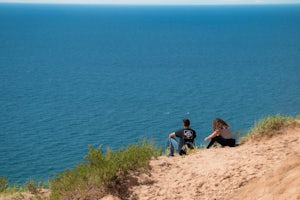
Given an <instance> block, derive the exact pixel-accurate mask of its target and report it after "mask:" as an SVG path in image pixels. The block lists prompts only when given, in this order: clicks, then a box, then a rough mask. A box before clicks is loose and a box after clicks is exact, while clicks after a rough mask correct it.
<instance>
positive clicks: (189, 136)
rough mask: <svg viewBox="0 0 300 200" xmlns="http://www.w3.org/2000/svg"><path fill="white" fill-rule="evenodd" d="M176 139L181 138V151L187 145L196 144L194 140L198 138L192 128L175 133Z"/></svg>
mask: <svg viewBox="0 0 300 200" xmlns="http://www.w3.org/2000/svg"><path fill="white" fill-rule="evenodd" d="M175 135H176V137H179V138H180V141H179V149H181V148H182V146H183V145H184V144H185V143H187V142H190V143H194V139H195V138H196V131H195V130H193V129H190V128H183V129H180V130H178V131H176V132H175Z"/></svg>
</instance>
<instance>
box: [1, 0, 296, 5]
mask: <svg viewBox="0 0 300 200" xmlns="http://www.w3.org/2000/svg"><path fill="white" fill-rule="evenodd" d="M0 2H11V3H55V4H62V3H63V4H134V5H136V4H140V5H145V4H146V5H147V4H150V5H164V4H165V5H232V4H238V5H240V4H291V3H292V4H293V3H297V4H299V3H300V0H0Z"/></svg>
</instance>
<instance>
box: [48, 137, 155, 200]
mask: <svg viewBox="0 0 300 200" xmlns="http://www.w3.org/2000/svg"><path fill="white" fill-rule="evenodd" d="M160 153H161V150H160V149H157V148H154V146H153V143H152V142H146V140H143V141H142V142H140V143H135V144H132V145H129V146H127V147H126V148H121V149H120V150H118V151H115V152H113V151H112V150H111V149H109V148H108V149H107V150H106V154H104V153H103V151H102V146H100V147H99V148H94V147H92V146H89V151H88V154H87V155H86V156H85V157H84V160H83V161H82V162H81V163H79V164H78V165H77V166H76V168H75V169H67V170H65V171H64V172H62V173H60V174H59V175H56V176H55V177H54V178H53V179H52V180H51V181H50V185H51V186H50V187H51V190H52V195H51V198H52V199H68V198H70V199H72V198H75V196H76V195H78V193H81V194H82V193H84V192H85V191H87V190H91V188H102V189H97V190H99V193H101V192H102V193H103V194H99V195H100V196H101V195H102V196H104V195H105V194H104V192H105V191H107V190H114V188H115V187H118V185H120V184H121V183H122V182H123V181H124V180H125V178H126V176H127V175H128V173H129V172H130V171H132V170H141V169H144V170H145V169H147V163H148V161H149V160H150V159H151V157H152V156H159V155H160ZM74 195H75V196H74Z"/></svg>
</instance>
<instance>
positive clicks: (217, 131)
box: [204, 130, 220, 141]
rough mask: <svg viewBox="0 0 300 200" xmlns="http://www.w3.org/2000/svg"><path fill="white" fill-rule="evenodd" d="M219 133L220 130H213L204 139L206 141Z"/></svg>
mask: <svg viewBox="0 0 300 200" xmlns="http://www.w3.org/2000/svg"><path fill="white" fill-rule="evenodd" d="M219 133H220V130H215V131H214V132H213V133H212V134H210V135H209V136H207V137H206V138H205V139H204V140H205V141H207V140H211V139H213V138H214V137H216V136H217V135H219Z"/></svg>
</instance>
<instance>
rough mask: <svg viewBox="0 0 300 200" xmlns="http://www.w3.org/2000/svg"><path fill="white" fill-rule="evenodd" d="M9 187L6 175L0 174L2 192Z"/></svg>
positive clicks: (0, 190)
mask: <svg viewBox="0 0 300 200" xmlns="http://www.w3.org/2000/svg"><path fill="white" fill-rule="evenodd" d="M7 187H8V181H7V179H6V177H4V176H0V192H3V191H5V190H6V188H7Z"/></svg>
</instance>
